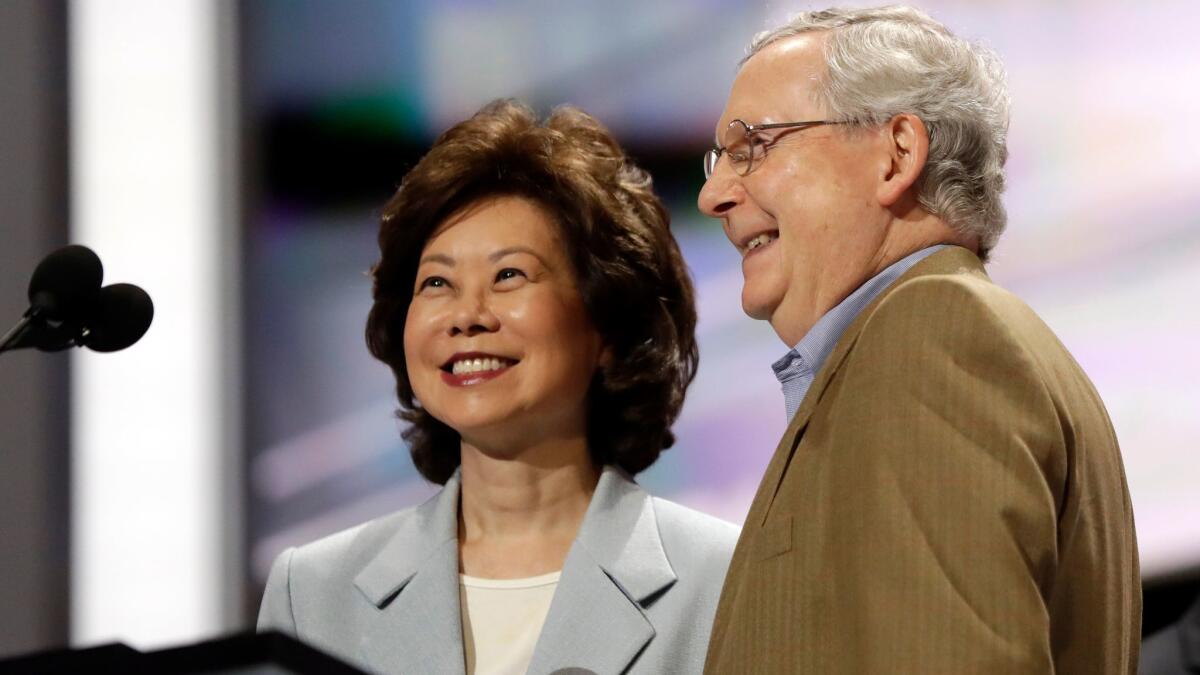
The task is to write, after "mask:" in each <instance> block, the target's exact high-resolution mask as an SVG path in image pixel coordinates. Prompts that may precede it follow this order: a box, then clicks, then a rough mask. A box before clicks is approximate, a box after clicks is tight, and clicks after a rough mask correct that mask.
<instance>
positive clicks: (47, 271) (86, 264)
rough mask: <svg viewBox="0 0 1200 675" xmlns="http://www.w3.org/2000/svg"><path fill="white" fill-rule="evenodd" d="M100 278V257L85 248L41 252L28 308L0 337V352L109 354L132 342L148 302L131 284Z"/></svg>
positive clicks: (141, 330)
mask: <svg viewBox="0 0 1200 675" xmlns="http://www.w3.org/2000/svg"><path fill="white" fill-rule="evenodd" d="M103 278H104V267H103V266H102V265H101V263H100V258H99V257H97V256H96V254H95V253H93V252H92V250H91V249H89V248H87V247H86V246H78V245H72V246H67V247H65V248H61V249H58V250H57V251H54V252H53V253H51V254H50V255H48V256H46V258H45V259H43V260H42V262H40V263H38V266H37V268H36V269H35V270H34V272H33V276H32V277H31V278H30V280H29V309H28V310H26V312H25V314H24V315H23V316H22V317H21V320H20V321H18V322H17V325H16V326H14V327H13V329H12V330H10V331H9V332H8V333H7V334H6V335H5V336H4V337H3V338H2V339H0V352H5V351H8V350H11V349H21V348H24V347H34V348H36V349H39V350H42V351H59V350H62V349H67V348H68V347H82V346H86V347H89V348H91V349H93V350H95V351H99V352H115V351H117V350H120V349H124V348H126V347H128V346H130V345H132V344H133V343H135V342H137V341H138V340H139V339H140V338H141V337H142V335H144V334H145V333H146V330H147V329H148V328H149V327H150V322H151V321H152V320H153V318H154V303H153V302H151V300H150V296H149V295H147V294H146V292H145V291H143V290H142V289H140V288H138V287H137V286H134V285H132V284H113V285H111V286H106V287H104V288H101V287H100V284H101V282H102V280H103Z"/></svg>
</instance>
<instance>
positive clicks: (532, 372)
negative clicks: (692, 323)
mask: <svg viewBox="0 0 1200 675" xmlns="http://www.w3.org/2000/svg"><path fill="white" fill-rule="evenodd" d="M404 353H405V359H406V364H407V367H408V376H409V380H410V381H411V382H412V388H413V392H414V393H415V394H416V398H417V400H418V401H419V402H420V403H421V405H422V406H423V407H424V408H425V409H426V410H427V411H429V413H430V414H432V415H433V416H434V417H436V418H437V419H439V420H441V421H442V422H443V423H445V424H446V425H448V426H450V427H451V428H453V429H454V430H455V431H457V432H458V433H459V434H460V435H461V436H462V437H463V438H464V439H465V440H467V441H468V442H470V443H472V444H473V445H476V446H477V447H478V446H480V445H484V446H493V447H511V446H514V445H516V446H521V445H523V444H531V443H533V442H537V441H538V440H544V439H548V438H553V437H564V438H565V437H569V436H578V435H581V434H583V433H586V397H587V391H588V386H589V384H590V383H591V380H592V376H593V374H594V373H595V372H596V369H597V368H598V367H599V365H600V362H601V359H602V358H603V353H604V346H603V343H602V340H601V338H600V335H599V333H598V332H597V331H596V329H595V328H593V327H592V325H591V322H590V320H589V319H588V317H587V312H586V310H585V308H584V305H583V298H582V297H581V296H580V294H579V290H578V287H577V285H576V280H575V273H574V270H573V269H572V266H571V263H570V261H569V260H568V258H567V251H566V247H565V246H564V244H563V241H562V238H561V235H560V233H559V228H558V226H557V225H556V224H555V222H554V220H553V219H552V218H551V216H550V215H549V214H548V213H547V212H546V211H545V210H543V208H542V207H541V206H539V205H538V204H536V203H534V202H532V201H530V200H528V199H523V198H520V197H498V198H493V199H487V200H485V201H482V202H477V203H475V204H473V205H471V206H468V207H467V208H466V209H463V210H462V211H460V212H459V213H457V214H455V215H454V216H451V217H450V218H449V219H447V220H446V222H444V223H442V224H441V225H440V226H439V227H438V229H437V230H435V231H434V233H433V236H431V237H430V239H429V241H428V242H426V244H425V249H424V250H423V251H422V253H421V260H420V264H419V266H418V268H417V279H416V286H415V289H414V293H413V301H412V305H411V306H410V307H409V311H408V319H407V321H406V323H405V325H404Z"/></svg>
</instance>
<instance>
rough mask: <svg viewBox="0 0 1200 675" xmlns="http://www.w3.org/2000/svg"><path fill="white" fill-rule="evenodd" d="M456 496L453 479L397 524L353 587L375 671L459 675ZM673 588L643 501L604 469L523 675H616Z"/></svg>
mask: <svg viewBox="0 0 1200 675" xmlns="http://www.w3.org/2000/svg"><path fill="white" fill-rule="evenodd" d="M460 486H461V484H460V480H459V476H458V474H457V473H456V474H455V475H454V476H453V477H451V479H450V480H448V481H446V485H445V487H443V488H442V490H441V491H440V492H439V493H438V494H437V495H435V496H434V497H432V498H431V499H430V500H429V501H427V502H425V503H424V504H422V505H420V506H418V507H417V508H416V509H415V511H414V515H413V517H411V518H405V519H401V521H400V522H399V524H398V526H397V530H396V532H395V534H393V535H392V537H391V538H390V539H389V541H388V543H387V544H385V545H384V547H383V548H382V549H381V550H380V552H379V553H378V554H377V555H376V556H375V557H374V558H372V559H371V560H370V561H369V562H368V563H367V564H366V565H365V566H364V567H363V569H362V571H361V572H360V573H359V574H358V576H356V577H355V579H354V585H355V586H356V587H357V588H358V590H359V591H360V592H361V593H362V594H363V595H364V596H365V597H366V598H367V599H368V600H369V601H370V602H371V603H372V604H374V605H375V606H376V607H377V608H379V610H380V612H381V615H380V617H379V619H380V620H378V621H375V622H373V623H372V626H371V628H370V629H369V630H368V631H367V634H366V635H364V637H363V641H362V645H361V647H362V650H363V656H364V658H365V660H366V662H367V663H370V664H371V665H372V667H374V668H378V669H380V670H389V671H397V672H436V673H453V674H458V673H462V672H463V651H462V639H463V638H462V615H461V611H460V607H459V595H458V593H459V589H458V501H459V500H458V497H459V490H460ZM676 579H677V577H676V575H675V571H674V569H673V568H672V567H671V563H670V561H669V560H668V559H667V555H666V551H665V550H664V549H663V544H662V539H661V537H660V536H659V533H658V521H657V518H656V516H655V513H654V506H653V502H652V500H651V498H650V495H648V494H647V493H646V492H645V491H644V490H642V489H641V488H640V487H638V485H637V484H636V483H634V482H633V481H632V480H631V479H630V478H629V477H628V476H627V475H626V474H625V473H624V472H622V471H621V470H619V469H616V468H614V467H605V468H604V470H603V471H602V473H601V475H600V480H599V482H598V483H597V484H596V490H595V492H594V493H593V494H592V500H591V503H590V504H589V505H588V509H587V512H586V514H585V515H584V518H583V523H582V524H581V525H580V529H579V534H578V536H577V537H576V539H575V542H574V543H573V544H572V546H571V550H570V552H569V553H568V554H567V559H566V561H565V563H564V564H563V571H562V576H561V577H560V579H559V584H558V588H557V589H556V590H555V593H554V599H553V600H552V601H551V604H550V609H549V612H548V613H547V615H546V622H545V624H544V626H543V628H542V633H541V635H540V636H539V638H538V642H537V646H536V647H535V649H534V654H533V661H532V662H531V663H530V667H529V672H530V673H542V672H552V671H554V670H557V669H560V668H585V669H589V670H592V671H594V672H597V673H608V672H623V671H625V670H626V669H627V668H628V666H629V664H630V663H631V662H632V661H633V659H634V658H636V657H637V655H638V654H639V653H640V652H641V651H642V649H643V648H644V647H645V646H646V644H647V643H648V642H649V641H650V640H651V639H652V638H653V637H654V635H655V631H654V627H653V625H651V623H650V620H649V619H648V618H647V617H646V614H645V612H644V608H645V607H646V606H648V605H649V604H650V603H652V602H653V601H654V600H655V599H656V598H657V597H658V596H659V595H660V594H661V593H663V592H665V591H666V590H667V589H669V588H670V586H671V585H672V584H674V583H675V581H676ZM601 636H603V639H600V637H601Z"/></svg>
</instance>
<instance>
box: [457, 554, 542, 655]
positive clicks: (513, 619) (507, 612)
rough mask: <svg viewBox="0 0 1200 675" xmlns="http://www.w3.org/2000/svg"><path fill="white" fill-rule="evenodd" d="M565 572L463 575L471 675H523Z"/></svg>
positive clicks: (461, 591)
mask: <svg viewBox="0 0 1200 675" xmlns="http://www.w3.org/2000/svg"><path fill="white" fill-rule="evenodd" d="M561 575H562V572H551V573H550V574H543V575H542V576H540V577H529V578H526V579H480V578H478V577H469V576H467V575H465V574H460V575H459V582H458V589H459V602H460V603H461V606H462V624H463V653H464V655H465V656H466V662H467V664H466V665H467V675H525V671H526V669H528V668H529V662H530V661H531V660H532V659H533V648H534V646H535V645H536V644H537V639H538V635H540V634H541V632H542V624H543V623H545V621H546V613H547V612H548V611H550V600H551V599H552V598H553V597H554V589H556V588H558V578H559V577H560V576H561Z"/></svg>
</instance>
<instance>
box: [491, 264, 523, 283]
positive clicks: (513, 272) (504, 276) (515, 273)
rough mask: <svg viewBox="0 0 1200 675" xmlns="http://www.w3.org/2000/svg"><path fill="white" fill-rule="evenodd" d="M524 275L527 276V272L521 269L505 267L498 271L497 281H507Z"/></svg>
mask: <svg viewBox="0 0 1200 675" xmlns="http://www.w3.org/2000/svg"><path fill="white" fill-rule="evenodd" d="M523 276H525V273H524V272H522V271H521V270H519V269H516V268H514V267H505V268H504V269H502V270H500V271H499V272H497V273H496V281H507V280H509V279H515V278H517V277H523Z"/></svg>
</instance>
